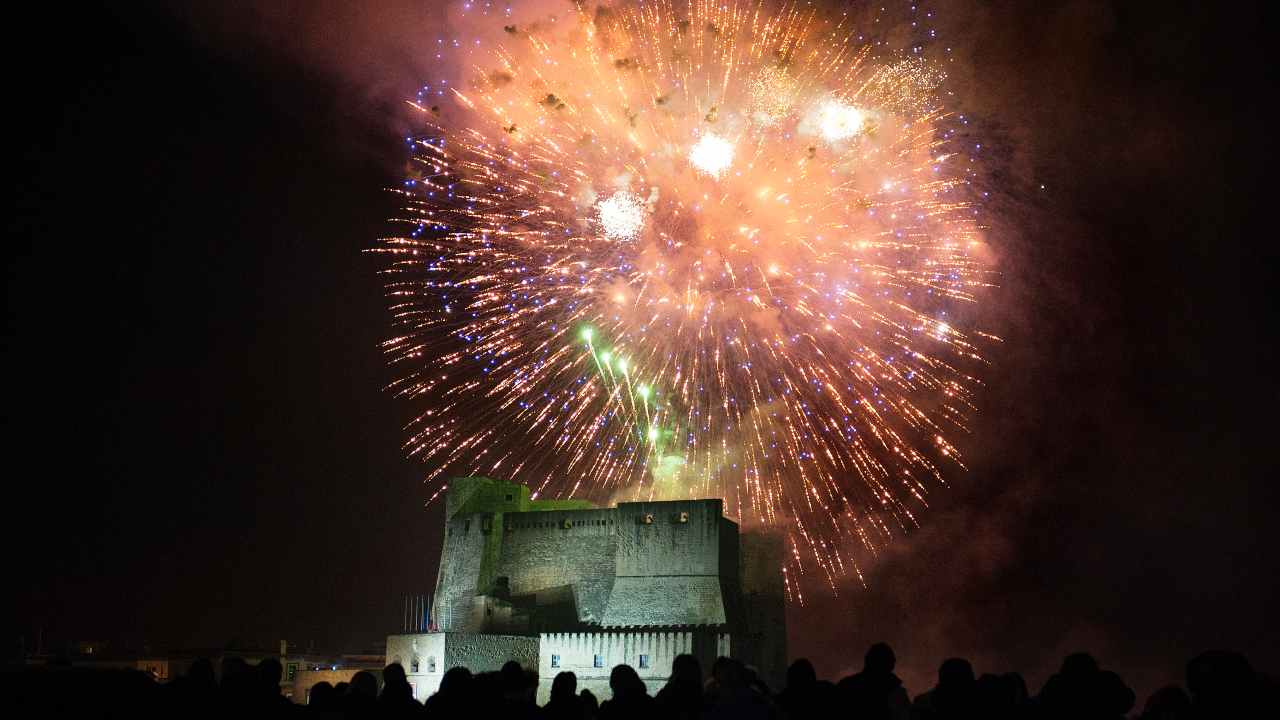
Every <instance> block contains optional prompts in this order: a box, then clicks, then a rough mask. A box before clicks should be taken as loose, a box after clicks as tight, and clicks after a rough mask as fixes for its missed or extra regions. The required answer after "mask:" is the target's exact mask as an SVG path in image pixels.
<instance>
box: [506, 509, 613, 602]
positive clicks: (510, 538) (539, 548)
mask: <svg viewBox="0 0 1280 720" xmlns="http://www.w3.org/2000/svg"><path fill="white" fill-rule="evenodd" d="M505 521H506V528H505V530H506V532H505V534H504V537H503V543H502V550H501V552H500V553H499V556H498V561H497V566H496V569H495V571H494V573H495V575H498V576H505V577H507V578H509V579H510V582H511V594H512V595H523V594H529V593H534V592H536V591H545V590H549V589H551V588H563V587H565V586H572V588H571V589H567V588H566V592H565V593H564V594H565V596H566V599H568V597H572V602H573V604H574V606H575V607H576V612H577V620H578V621H579V622H583V623H599V622H600V620H601V618H602V617H603V616H604V609H605V605H606V603H607V602H608V600H609V594H610V591H611V590H612V589H613V575H614V573H613V571H614V557H615V555H616V553H617V534H616V531H617V526H616V522H617V520H616V513H615V511H614V510H612V509H609V510H544V511H539V512H527V513H508V514H507V515H506V518H505Z"/></svg>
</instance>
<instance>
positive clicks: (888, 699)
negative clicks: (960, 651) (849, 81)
mask: <svg viewBox="0 0 1280 720" xmlns="http://www.w3.org/2000/svg"><path fill="white" fill-rule="evenodd" d="M895 663H896V658H895V657H894V653H893V650H892V649H890V647H889V646H888V645H886V644H884V643H877V644H876V645H873V646H871V648H870V649H869V650H868V651H867V653H866V656H865V658H864V662H863V667H862V670H861V671H859V672H857V673H854V674H853V675H850V676H848V677H845V678H843V679H841V680H840V681H839V682H831V681H828V680H820V679H819V678H818V675H817V673H816V672H815V671H814V667H813V664H812V663H810V662H809V661H808V660H803V659H802V660H796V661H795V662H794V663H792V664H791V667H790V668H788V670H787V676H786V685H785V687H783V688H781V689H780V690H777V691H775V690H774V689H771V688H769V687H767V686H766V685H765V683H764V682H763V681H762V679H761V678H760V677H759V676H758V675H757V674H756V672H755V671H754V670H753V669H752V668H750V667H748V666H745V665H743V664H742V663H741V662H739V661H737V660H734V659H731V658H726V657H722V658H719V659H717V660H716V661H715V662H714V663H713V664H712V666H711V667H710V669H709V672H705V671H704V668H703V667H702V666H701V664H700V663H699V662H698V660H697V659H696V658H694V657H693V656H692V655H680V656H678V657H677V658H676V659H675V662H674V663H673V665H672V669H671V676H670V678H668V680H667V681H666V684H665V685H663V686H662V687H661V688H660V689H658V691H657V693H656V694H651V693H650V691H649V688H647V687H646V686H645V683H644V682H643V681H642V680H641V678H640V676H639V674H638V673H637V672H636V671H635V670H634V669H633V668H631V667H630V666H628V665H618V666H617V667H615V668H613V671H612V672H611V673H610V676H609V691H610V694H609V697H607V698H597V697H596V696H595V695H594V694H593V693H591V692H590V691H589V690H586V689H583V690H581V691H579V689H578V687H577V685H578V682H577V677H576V676H575V675H574V674H573V673H572V672H561V673H559V674H557V675H556V676H555V678H554V680H553V681H552V685H551V694H550V699H549V700H548V702H547V703H546V704H545V705H543V706H541V707H539V706H538V705H537V704H536V702H535V699H536V693H537V687H538V678H537V676H536V675H535V674H533V673H531V672H529V671H527V670H525V669H523V668H522V667H521V666H520V665H519V664H518V663H516V662H514V661H513V662H508V663H507V664H506V665H505V666H504V667H503V668H502V670H500V671H498V672H484V673H478V674H473V673H472V672H471V671H469V670H467V669H466V668H462V667H457V668H452V669H450V670H449V671H447V672H446V673H445V674H444V677H443V679H442V680H441V683H440V688H439V690H438V691H437V692H436V693H434V694H433V695H431V696H430V697H428V698H427V700H426V702H424V703H420V702H418V701H417V700H415V699H414V697H413V690H412V688H411V686H410V685H409V682H408V679H407V678H406V676H405V672H404V668H402V667H401V666H400V665H398V664H391V665H388V666H387V667H386V668H385V669H384V670H383V673H382V682H381V688H380V687H379V684H380V683H379V680H378V678H377V676H375V675H374V674H373V673H370V672H367V671H362V672H358V673H356V674H355V675H354V677H352V679H351V681H350V682H343V683H338V684H336V685H331V684H330V683H327V682H320V683H318V684H316V685H314V686H312V688H311V689H310V693H309V695H308V697H307V698H306V700H307V704H306V705H295V704H293V703H291V702H290V701H289V700H287V699H286V698H285V697H284V696H282V695H281V691H280V678H281V665H280V663H279V662H278V661H277V660H274V659H270V658H268V659H266V660H263V661H262V662H260V663H258V664H257V665H256V666H251V665H249V664H248V663H246V662H244V661H243V660H240V659H237V658H228V659H226V660H224V661H223V664H222V676H221V682H218V681H217V679H216V676H215V673H214V669H213V665H212V664H211V663H210V662H209V661H207V660H201V661H198V662H196V663H195V664H193V665H192V667H191V669H190V670H189V672H188V673H187V674H186V675H184V676H182V677H180V678H177V679H175V680H173V681H172V682H170V683H167V684H165V685H157V684H156V683H154V682H152V681H151V680H150V679H149V678H147V677H146V676H144V675H142V674H141V673H138V672H135V671H112V672H102V671H97V672H91V671H84V672H80V671H75V670H71V671H63V672H44V673H40V672H32V671H27V672H23V673H18V674H16V675H10V677H9V678H8V679H9V680H13V679H14V677H15V676H21V677H23V678H25V680H24V682H23V687H21V688H18V689H17V690H16V694H14V693H10V694H8V697H9V698H10V699H13V698H14V697H17V698H18V707H17V709H18V711H19V712H18V713H17V714H14V715H8V714H7V713H6V716H8V717H58V716H67V715H74V716H77V717H85V716H86V715H88V716H94V715H98V714H101V715H102V716H105V717H138V716H152V715H154V716H157V717H159V716H164V717H174V718H186V717H194V718H202V717H208V718H215V717H216V718H224V717H280V716H294V717H299V718H304V717H307V718H333V719H335V720H338V719H346V718H402V717H404V718H408V717H414V718H510V719H513V720H521V719H524V718H528V719H529V720H535V719H545V720H629V719H631V718H647V719H652V718H678V719H680V720H692V719H694V718H699V719H702V718H706V719H710V720H722V719H728V718H735V719H737V718H741V719H744V720H756V719H759V720H766V719H774V718H776V719H778V720H788V719H792V718H794V719H797V720H799V719H803V718H842V719H847V720H950V719H952V718H982V719H984V720H986V719H990V720H1005V719H1012V718H1016V719H1024V718H1025V719H1027V720H1059V719H1062V720H1065V719H1068V718H1070V719H1073V720H1074V719H1076V718H1081V719H1090V718H1108V719H1113V718H1126V717H1133V718H1141V720H1193V719H1194V720H1209V719H1217V718H1255V717H1256V718H1273V717H1277V702H1276V700H1277V695H1276V691H1277V688H1276V686H1275V681H1274V679H1272V678H1265V677H1263V676H1261V675H1259V674H1258V673H1256V672H1255V671H1254V670H1253V668H1252V667H1251V666H1250V665H1249V663H1248V661H1246V660H1245V658H1244V657H1242V656H1241V655H1239V654H1236V653H1230V652H1206V653H1203V654H1201V655H1199V656H1197V657H1195V658H1194V659H1192V660H1191V661H1190V662H1189V663H1188V664H1187V669H1186V687H1185V689H1184V688H1183V687H1179V686H1170V687H1166V688H1162V689H1160V690H1158V691H1156V692H1155V693H1154V694H1152V695H1151V697H1150V698H1148V699H1147V701H1146V702H1145V703H1144V704H1143V705H1142V707H1140V708H1139V707H1136V702H1135V700H1136V698H1135V697H1134V693H1133V691H1132V690H1131V689H1130V688H1129V687H1128V686H1127V685H1125V683H1124V681H1123V680H1122V679H1121V678H1120V676H1119V675H1117V674H1116V673H1114V672H1111V671H1108V670H1103V669H1102V668H1100V667H1099V666H1098V663H1097V661H1096V660H1094V658H1093V657H1092V656H1090V655H1088V654H1085V653H1078V654H1074V655H1070V656H1068V657H1067V658H1066V659H1065V660H1064V661H1063V663H1062V667H1061V669H1060V670H1059V671H1058V672H1057V673H1055V674H1054V675H1053V676H1052V677H1050V678H1049V680H1048V681H1047V682H1046V683H1045V685H1044V687H1043V688H1041V689H1040V691H1039V692H1038V693H1036V694H1034V695H1032V694H1030V693H1029V692H1028V690H1027V685H1026V683H1025V682H1024V681H1023V679H1022V676H1021V675H1019V674H1018V673H1004V674H984V675H981V676H977V675H975V673H974V670H973V666H972V665H971V664H970V663H969V661H967V660H964V659H962V658H951V659H948V660H946V661H944V662H943V663H942V665H941V666H940V667H939V668H938V679H937V684H936V685H934V687H932V688H930V689H929V690H926V691H925V692H923V693H920V694H918V695H916V696H915V697H914V698H912V697H911V695H910V694H909V693H908V692H907V688H906V687H904V686H903V684H902V681H901V680H900V679H899V678H898V676H897V675H895V674H894V666H895ZM2 707H3V705H0V708H2ZM9 707H13V706H12V705H10V706H9Z"/></svg>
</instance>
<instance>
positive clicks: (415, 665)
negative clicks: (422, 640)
mask: <svg viewBox="0 0 1280 720" xmlns="http://www.w3.org/2000/svg"><path fill="white" fill-rule="evenodd" d="M409 672H413V673H416V672H418V658H414V659H413V661H412V662H410V663H409Z"/></svg>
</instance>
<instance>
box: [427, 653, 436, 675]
mask: <svg viewBox="0 0 1280 720" xmlns="http://www.w3.org/2000/svg"><path fill="white" fill-rule="evenodd" d="M435 671H436V656H435V655H432V656H431V657H428V658H427V672H432V673H433V672H435Z"/></svg>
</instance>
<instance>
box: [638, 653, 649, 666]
mask: <svg viewBox="0 0 1280 720" xmlns="http://www.w3.org/2000/svg"><path fill="white" fill-rule="evenodd" d="M640 667H642V668H647V667H649V656H648V655H641V656H640Z"/></svg>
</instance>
